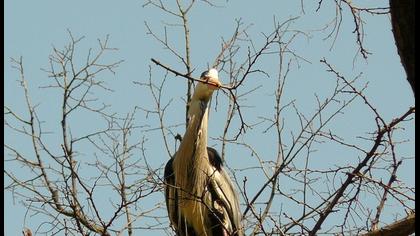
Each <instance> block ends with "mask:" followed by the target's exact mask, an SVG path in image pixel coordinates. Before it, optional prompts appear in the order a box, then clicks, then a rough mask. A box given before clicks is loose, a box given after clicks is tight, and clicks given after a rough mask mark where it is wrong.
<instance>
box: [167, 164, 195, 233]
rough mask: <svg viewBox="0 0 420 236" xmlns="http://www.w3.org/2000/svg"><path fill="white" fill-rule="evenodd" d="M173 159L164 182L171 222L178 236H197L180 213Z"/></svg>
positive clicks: (168, 166) (168, 165)
mask: <svg viewBox="0 0 420 236" xmlns="http://www.w3.org/2000/svg"><path fill="white" fill-rule="evenodd" d="M172 162H173V159H170V160H169V161H168V163H166V166H165V172H164V181H165V201H166V209H167V210H168V216H169V220H170V221H171V224H172V226H173V227H174V228H175V231H176V235H177V236H186V235H188V236H197V234H196V233H195V232H194V229H193V227H192V226H191V225H189V224H188V222H187V221H186V220H185V219H184V216H183V215H182V214H181V212H179V208H178V204H179V203H178V193H177V191H178V190H177V188H176V187H175V172H174V171H173V166H172Z"/></svg>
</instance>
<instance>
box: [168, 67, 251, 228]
mask: <svg viewBox="0 0 420 236" xmlns="http://www.w3.org/2000/svg"><path fill="white" fill-rule="evenodd" d="M216 75H217V72H216ZM216 82H218V80H217V79H216ZM218 83H219V82H218ZM215 89H217V88H216V87H214V86H212V85H208V84H203V83H199V84H198V85H197V86H196V89H195V91H194V94H193V97H192V98H191V103H190V109H189V122H188V126H187V129H186V131H185V135H184V137H183V138H182V141H181V144H180V146H179V149H178V151H177V152H176V154H175V156H174V157H173V158H172V159H171V160H170V161H169V162H168V163H167V165H166V167H165V183H166V188H165V196H166V204H167V208H168V213H169V218H170V221H171V223H172V225H173V226H174V228H175V230H176V232H177V235H179V236H184V235H189V236H191V235H197V236H201V235H203V236H204V235H206V236H218V235H237V236H239V235H243V233H242V228H241V225H240V218H241V217H240V210H239V203H238V197H237V195H236V192H235V190H234V187H233V184H232V182H231V181H230V179H229V176H228V175H227V173H226V172H225V171H224V170H223V166H222V160H221V158H220V156H219V154H218V153H217V151H216V150H214V149H213V148H208V147H207V119H208V107H207V105H208V101H209V100H210V98H211V95H212V93H213V91H214V90H215Z"/></svg>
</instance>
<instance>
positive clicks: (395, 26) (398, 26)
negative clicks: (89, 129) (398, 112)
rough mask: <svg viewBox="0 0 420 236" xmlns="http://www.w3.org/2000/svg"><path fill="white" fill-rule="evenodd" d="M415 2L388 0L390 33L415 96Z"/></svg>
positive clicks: (410, 0) (409, 0)
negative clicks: (391, 32)
mask: <svg viewBox="0 0 420 236" xmlns="http://www.w3.org/2000/svg"><path fill="white" fill-rule="evenodd" d="M414 2H415V0H390V1H389V5H390V7H391V22H392V31H393V33H394V38H395V43H396V45H397V49H398V54H399V55H400V58H401V63H402V65H403V66H404V69H405V72H406V74H407V80H408V82H409V83H410V85H411V88H412V90H413V93H414V95H415V86H414V85H415V78H414V77H415V76H414V34H415V20H414V16H415V7H414Z"/></svg>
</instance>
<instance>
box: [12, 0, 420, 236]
mask: <svg viewBox="0 0 420 236" xmlns="http://www.w3.org/2000/svg"><path fill="white" fill-rule="evenodd" d="M324 2H325V3H324V4H323V6H322V8H321V10H320V11H319V12H315V8H316V5H312V3H309V1H304V4H305V14H302V12H301V8H300V7H301V6H300V4H299V3H298V1H295V2H294V1H288V2H286V1H274V0H270V1H253V2H251V1H249V2H246V3H245V2H244V1H238V0H236V1H228V2H224V1H219V2H218V4H220V5H222V6H223V7H214V8H213V7H209V6H208V5H207V4H205V3H202V2H198V3H197V4H196V5H195V6H194V8H193V9H192V11H191V14H190V30H191V51H192V54H191V57H192V62H193V67H194V68H195V69H196V71H195V72H194V75H195V76H198V75H199V74H200V73H201V71H203V70H205V69H206V68H207V65H208V64H209V63H212V62H213V60H214V58H215V56H216V55H217V54H218V52H219V50H220V42H221V38H225V39H226V38H228V37H229V36H230V35H231V34H232V31H233V30H234V28H235V19H239V18H241V20H242V22H243V23H244V25H251V26H250V28H249V30H248V33H249V35H251V36H252V38H253V39H254V40H255V44H256V45H261V43H262V42H263V39H264V38H263V36H262V33H269V32H270V31H271V30H272V29H273V18H274V17H275V18H276V19H277V20H278V21H279V22H282V21H284V20H287V19H289V18H291V17H296V16H299V18H297V19H296V20H295V21H294V22H293V23H292V25H291V29H294V30H300V31H303V32H305V33H307V34H308V35H307V37H306V36H299V37H297V38H296V40H295V41H294V42H293V43H292V44H291V46H290V47H291V48H292V49H293V50H295V52H296V53H297V54H298V55H300V56H303V57H304V58H305V59H306V60H307V61H308V62H304V61H301V62H300V64H299V65H298V64H293V65H292V69H291V72H290V74H289V77H288V81H287V84H286V90H285V93H284V97H285V100H286V101H285V102H284V103H287V102H288V101H291V100H293V99H296V103H297V105H298V106H299V108H300V109H301V110H302V111H304V112H305V113H307V114H310V113H311V112H313V111H314V110H315V109H316V99H315V96H314V94H317V95H319V96H320V97H321V98H325V97H326V96H328V94H329V93H330V91H331V89H332V88H333V87H334V86H335V81H334V78H333V77H332V76H331V74H328V73H326V72H325V70H326V68H325V66H323V65H322V64H321V63H319V60H320V59H322V58H324V57H325V58H326V59H327V60H328V61H329V62H330V63H331V64H333V65H334V66H335V68H336V69H337V70H338V71H340V73H342V74H343V75H345V76H347V77H348V78H354V77H355V76H357V75H359V74H360V73H361V72H363V74H362V76H361V77H362V79H361V82H360V83H359V85H362V84H364V83H366V82H368V83H369V85H368V88H367V89H366V91H365V93H366V96H367V97H368V98H369V99H370V101H371V102H372V104H374V105H375V106H376V107H377V110H378V112H379V113H380V114H382V115H383V117H384V118H385V119H386V120H387V121H388V122H389V121H390V120H391V119H392V118H394V117H397V116H399V115H401V114H402V113H403V112H405V111H406V110H407V109H408V107H409V106H413V105H414V99H413V95H412V92H411V90H410V86H409V84H408V82H406V80H405V74H404V71H403V68H402V66H401V65H400V62H399V58H398V56H397V52H396V48H395V45H394V40H393V37H392V32H391V28H390V22H389V16H387V15H382V16H371V15H368V14H364V15H363V17H364V19H365V21H366V25H365V28H364V32H365V34H366V35H365V41H364V43H365V46H366V48H367V49H368V51H370V52H371V53H372V55H370V56H369V58H368V59H367V60H364V59H363V58H362V57H360V55H359V56H358V57H356V59H355V52H356V50H357V46H356V44H355V34H353V33H352V31H353V30H354V25H353V21H352V19H351V18H349V17H350V15H349V14H348V13H346V14H344V16H343V19H345V20H344V21H343V24H342V27H341V29H340V33H339V36H338V38H337V40H336V42H335V44H334V46H333V49H332V50H330V47H331V44H332V40H331V39H327V40H324V39H323V38H325V36H326V35H327V34H328V33H329V30H328V29H327V30H324V31H320V29H322V28H324V27H325V25H326V24H327V23H328V22H329V21H330V20H331V19H332V18H333V17H334V14H335V9H334V7H333V6H332V5H329V4H330V3H328V2H327V1H324ZM331 2H333V1H331ZM143 4H144V2H142V1H133V0H130V1H110V0H105V1H99V0H95V1H80V0H77V1H71V2H69V1H52V0H43V1H23V0H14V1H12V0H6V1H5V5H4V6H5V17H4V19H5V24H4V26H5V36H4V39H5V43H4V50H5V52H4V59H5V64H4V85H5V90H4V92H5V95H4V96H5V104H7V105H8V106H10V107H12V108H14V109H16V111H18V112H19V113H24V111H25V106H24V99H23V96H22V91H21V89H20V87H19V86H18V82H17V81H16V80H17V79H18V74H17V73H16V71H15V70H13V69H12V68H11V64H10V63H9V62H10V59H9V58H10V57H19V56H22V57H23V62H24V67H25V73H26V79H27V80H28V83H29V87H30V90H31V91H30V92H31V95H32V98H33V103H34V104H39V112H40V113H42V114H45V116H44V117H43V119H45V120H46V121H47V122H46V129H47V130H49V131H52V132H57V131H56V129H57V123H54V118H57V117H58V115H57V113H55V112H54V111H55V109H56V108H58V105H59V102H58V101H57V100H56V99H58V98H57V93H56V92H54V91H51V90H40V89H38V87H39V86H43V85H46V84H47V81H46V80H47V79H46V77H47V76H46V74H45V72H43V71H42V70H40V68H45V67H47V66H48V55H49V54H50V53H51V50H52V47H53V46H55V47H57V48H61V47H63V46H64V45H65V43H67V42H68V39H69V38H68V33H67V29H69V30H70V31H71V32H72V34H73V35H75V37H80V36H85V39H84V40H83V41H82V42H81V44H80V50H79V52H80V56H81V57H83V56H84V55H86V52H87V50H88V49H89V48H91V47H96V45H97V39H98V38H101V39H103V38H104V37H105V36H106V35H110V45H111V46H112V47H116V48H119V50H118V51H117V52H115V53H113V54H111V55H110V56H109V57H107V59H106V60H113V61H114V60H120V59H123V60H124V62H123V63H122V64H121V66H120V67H119V68H118V69H117V70H116V74H115V75H113V74H106V75H104V78H103V79H104V80H106V81H107V83H108V85H109V86H110V87H112V89H113V90H114V92H113V93H110V94H106V95H103V96H101V97H100V98H101V99H103V101H104V102H105V103H109V104H111V105H112V110H113V111H115V112H117V113H121V114H125V113H127V112H129V111H130V110H131V109H133V107H134V106H136V105H141V106H143V107H151V106H152V104H151V102H152V101H151V97H150V95H148V92H147V91H146V90H144V89H141V88H139V87H138V86H134V85H133V81H140V82H142V81H143V82H144V81H146V80H147V78H148V67H149V65H151V62H150V58H152V57H153V58H156V59H158V60H161V61H162V62H164V63H166V64H169V65H171V66H172V67H173V68H174V69H178V70H183V67H181V65H180V63H179V62H177V61H176V60H175V58H174V57H173V56H171V55H170V54H169V53H168V51H167V50H164V49H163V48H162V46H161V45H159V43H158V42H156V41H155V40H154V39H153V38H152V37H151V36H150V35H147V34H146V27H145V22H147V23H148V24H149V25H150V26H151V28H152V29H153V30H155V32H156V33H158V34H160V35H162V33H163V23H165V22H166V23H168V22H173V21H174V18H173V17H171V16H168V15H165V14H163V13H161V12H160V11H158V10H157V9H155V8H152V7H143V6H142V5H143ZM381 4H384V5H385V4H387V1H383V3H381ZM168 34H169V36H170V39H171V43H173V45H176V47H177V48H178V49H180V50H182V45H183V37H182V35H181V34H180V28H179V27H172V28H170V27H168ZM273 59H274V57H267V59H264V60H262V61H261V62H260V63H259V64H258V66H259V67H260V68H262V69H264V70H266V71H267V72H268V73H269V74H272V75H274V74H275V71H276V66H277V65H276V64H274V63H273ZM153 71H154V72H155V74H157V76H158V75H159V73H160V75H162V70H161V69H160V68H158V67H153ZM181 80H182V79H181V78H173V79H172V78H171V80H170V81H168V85H167V87H166V89H165V91H166V93H165V96H164V100H165V101H169V100H170V99H172V98H173V99H174V103H173V106H172V107H171V108H170V109H169V110H168V113H169V114H170V115H168V117H169V118H167V119H168V120H166V122H167V123H168V124H179V123H181V122H183V120H184V118H183V115H184V112H183V109H184V108H182V112H180V110H181V109H180V108H179V107H180V106H181V107H182V103H183V101H182V96H184V93H185V92H184V90H183V89H184V87H185V86H184V82H183V81H181ZM272 80H273V78H272V77H270V78H266V77H264V76H260V75H258V76H252V77H250V78H249V80H247V82H246V83H245V85H244V87H243V88H242V90H241V91H240V92H245V91H247V90H249V89H252V88H254V87H255V86H257V85H258V84H262V85H263V87H262V88H261V89H259V90H257V91H256V92H254V94H252V95H251V96H250V97H249V98H248V99H247V100H246V101H243V102H244V103H246V105H247V106H249V107H245V108H244V109H243V112H244V115H245V117H247V119H248V120H249V121H250V122H251V123H252V122H257V121H259V118H258V117H259V116H267V117H268V116H272V107H273V104H274V103H273V99H272V97H273V96H272V94H273V92H274V86H273V82H272ZM222 81H223V74H222ZM225 98H226V97H224V96H220V97H219V98H218V99H220V100H221V105H220V108H218V110H217V111H214V110H213V111H212V113H211V115H212V116H213V117H211V118H210V119H211V120H210V123H209V127H210V128H209V129H210V136H211V137H219V136H220V135H221V132H222V129H223V125H219V124H223V119H224V115H225V114H224V113H223V108H226V106H224V104H226V103H223V99H225ZM285 115H286V117H285V119H286V120H288V121H289V122H288V123H287V124H289V125H290V127H289V128H290V129H291V130H293V127H295V126H296V125H297V123H296V122H297V121H296V120H295V121H294V119H295V118H294V117H293V113H292V112H290V113H286V114H285ZM138 120H139V123H140V125H141V124H148V125H150V126H152V127H154V126H156V124H157V123H156V120H155V119H152V118H149V119H146V118H145V116H144V115H139V117H138ZM72 122H73V124H77V127H78V128H77V129H75V130H74V132H75V134H77V133H78V132H79V133H80V134H82V133H83V131H85V130H86V129H90V128H92V127H93V128H94V127H95V126H92V125H91V123H90V122H89V117H86V116H83V114H82V115H80V116H76V117H75V118H74V120H72ZM236 125H237V124H236ZM330 126H331V128H332V129H334V130H335V131H336V132H337V133H339V134H340V135H342V136H343V137H346V138H348V140H351V141H352V142H355V143H358V142H360V143H361V145H366V147H369V144H368V143H366V142H361V140H360V139H357V138H356V137H357V136H364V135H366V133H367V132H370V131H373V130H374V128H375V123H374V120H373V119H372V115H371V113H370V111H369V110H368V109H366V106H364V105H363V102H361V101H357V102H356V104H355V105H354V106H351V107H350V108H349V109H347V110H346V111H345V114H344V115H342V116H339V117H337V119H336V120H335V121H334V122H333V123H332V124H331V125H330ZM413 127H414V122H407V123H406V127H404V128H406V130H405V131H404V132H405V133H404V135H407V136H406V138H407V139H410V142H408V143H404V144H401V145H400V146H399V148H398V152H399V153H400V155H401V156H406V157H410V156H414V129H413ZM264 128H265V127H264V126H261V127H258V128H256V129H255V130H254V131H252V132H249V134H248V135H246V136H244V138H243V141H244V142H249V143H252V144H253V145H255V149H256V150H257V151H258V152H259V153H260V154H261V156H263V157H264V158H265V159H267V160H272V159H273V158H274V155H273V153H272V152H270V150H272V148H273V147H274V146H273V145H275V144H274V143H273V142H272V141H271V140H273V136H272V135H273V134H272V133H270V132H269V133H268V134H264V133H262V132H261V131H262V130H264ZM176 131H177V132H179V133H182V132H183V126H180V127H179V128H176ZM143 135H147V137H148V139H149V144H148V145H149V146H148V154H149V155H150V156H153V157H154V158H153V160H152V162H151V165H152V166H154V167H159V166H161V165H162V164H163V163H165V162H166V160H167V155H166V154H165V152H164V151H163V150H162V148H161V145H162V143H161V140H160V134H159V133H158V132H155V133H153V132H150V133H147V134H145V133H141V134H138V137H140V136H143ZM398 138H400V139H402V138H401V137H398ZM47 139H51V140H50V141H51V143H54V142H55V140H54V135H51V137H47ZM210 140H212V139H210ZM5 142H6V143H10V144H13V145H15V146H16V145H17V146H18V147H19V148H22V150H23V152H25V153H26V152H27V153H30V150H29V149H28V148H29V146H28V145H27V143H26V142H22V141H21V140H19V137H17V136H15V135H12V134H11V133H10V132H6V133H5ZM210 144H211V145H215V146H216V147H218V148H220V143H218V142H217V141H210ZM228 154H229V155H232V157H230V156H228V157H227V160H226V161H227V163H228V165H229V166H230V167H231V168H242V167H246V166H252V165H253V164H255V159H252V157H249V152H247V150H244V149H241V148H239V147H237V146H232V147H231V149H229V152H228V153H227V155H228ZM234 154H237V155H236V156H235V155H234ZM352 155H353V153H341V152H340V149H339V148H337V149H331V150H330V149H329V148H328V146H324V147H322V148H321V147H320V148H319V150H318V154H317V155H316V156H317V158H326V157H325V156H328V157H333V156H334V157H337V156H340V157H342V158H344V159H347V158H352ZM323 156H324V157H323ZM353 158H354V157H353ZM324 162H328V159H327V160H322V159H321V161H320V162H319V163H324ZM413 163H414V161H413V162H412V163H411V164H410V162H409V161H407V162H406V163H404V165H403V166H402V167H401V172H400V175H399V177H400V178H401V179H402V180H404V181H407V182H408V183H411V184H412V185H414V183H413V182H414V169H413V165H412V164H413ZM13 168H15V169H16V171H17V172H16V173H19V168H20V167H19V166H13ZM21 174H24V173H21ZM251 183H253V184H255V188H257V187H258V178H255V180H254V179H253V180H251ZM251 191H252V190H251ZM161 197H163V195H162V196H161ZM161 199H162V198H161ZM150 204H153V202H150ZM374 207H375V206H372V208H374ZM4 214H5V226H6V229H5V233H6V235H17V234H19V233H20V231H21V229H22V227H23V226H24V225H25V223H26V225H29V226H31V225H32V224H33V223H32V222H23V219H24V215H25V209H24V208H23V207H22V206H21V205H20V204H19V202H18V201H16V202H14V203H13V200H12V198H11V194H10V193H9V192H6V193H5V213H4ZM33 217H34V218H36V217H37V216H36V215H35V216H33ZM37 220H42V219H37ZM37 220H35V221H37ZM156 235H161V234H159V233H157V234H156Z"/></svg>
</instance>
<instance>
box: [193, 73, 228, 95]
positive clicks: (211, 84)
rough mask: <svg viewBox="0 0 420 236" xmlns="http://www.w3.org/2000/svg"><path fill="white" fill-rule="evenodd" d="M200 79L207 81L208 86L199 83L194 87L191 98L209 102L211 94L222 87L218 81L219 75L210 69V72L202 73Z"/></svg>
mask: <svg viewBox="0 0 420 236" xmlns="http://www.w3.org/2000/svg"><path fill="white" fill-rule="evenodd" d="M200 79H202V80H205V81H207V82H208V84H206V83H201V82H199V83H198V84H197V86H196V87H195V91H194V95H193V97H195V98H198V99H200V100H209V99H210V97H211V95H212V94H213V92H214V91H215V90H218V89H219V88H220V86H221V85H222V84H221V83H220V81H219V73H218V72H217V70H216V69H214V68H211V69H210V70H207V71H204V72H203V73H202V74H201V76H200Z"/></svg>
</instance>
